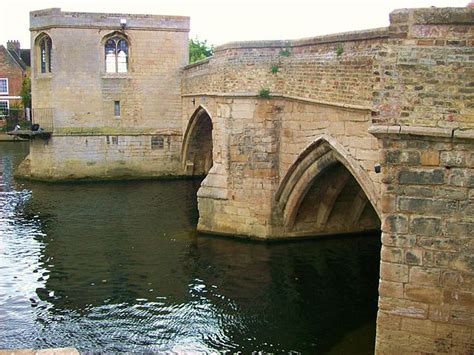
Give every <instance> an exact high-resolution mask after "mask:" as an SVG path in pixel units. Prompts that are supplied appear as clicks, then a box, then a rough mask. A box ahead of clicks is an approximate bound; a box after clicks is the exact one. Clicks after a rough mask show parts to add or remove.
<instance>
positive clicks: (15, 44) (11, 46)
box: [7, 41, 20, 57]
mask: <svg viewBox="0 0 474 355" xmlns="http://www.w3.org/2000/svg"><path fill="white" fill-rule="evenodd" d="M7 49H8V50H9V51H13V52H15V53H16V55H17V56H18V57H19V56H20V41H8V42H7Z"/></svg>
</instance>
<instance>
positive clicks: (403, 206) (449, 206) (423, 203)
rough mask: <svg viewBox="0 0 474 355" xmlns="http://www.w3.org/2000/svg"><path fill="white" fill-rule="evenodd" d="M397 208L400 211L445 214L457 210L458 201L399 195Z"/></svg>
mask: <svg viewBox="0 0 474 355" xmlns="http://www.w3.org/2000/svg"><path fill="white" fill-rule="evenodd" d="M399 208H400V210H401V211H406V212H411V213H417V214H425V213H429V214H438V215H447V214H452V213H453V212H456V211H457V210H458V201H453V200H431V199H424V198H410V197H401V198H400V199H399Z"/></svg>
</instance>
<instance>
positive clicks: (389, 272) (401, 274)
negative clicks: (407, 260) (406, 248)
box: [380, 262, 408, 282]
mask: <svg viewBox="0 0 474 355" xmlns="http://www.w3.org/2000/svg"><path fill="white" fill-rule="evenodd" d="M380 278H381V279H382V280H387V281H394V282H408V265H403V264H394V263H388V262H381V263H380Z"/></svg>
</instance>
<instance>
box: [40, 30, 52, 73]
mask: <svg viewBox="0 0 474 355" xmlns="http://www.w3.org/2000/svg"><path fill="white" fill-rule="evenodd" d="M38 47H39V50H40V70H41V73H51V51H52V47H53V43H52V41H51V38H50V37H49V36H48V35H46V34H45V35H43V36H41V38H40V39H39V41H38Z"/></svg>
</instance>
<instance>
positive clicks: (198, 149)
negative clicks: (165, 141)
mask: <svg viewBox="0 0 474 355" xmlns="http://www.w3.org/2000/svg"><path fill="white" fill-rule="evenodd" d="M212 129H213V125H212V119H211V115H210V114H209V112H208V110H207V109H206V108H205V107H203V106H202V105H200V106H199V107H198V108H197V109H196V110H195V111H194V113H193V115H192V116H191V118H190V120H189V122H188V125H187V127H186V132H185V133H184V137H183V144H182V147H181V166H182V169H183V171H184V173H185V174H186V175H191V176H203V175H206V174H207V173H208V172H209V170H210V169H211V167H212V164H213V160H212V147H213V144H212Z"/></svg>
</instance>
